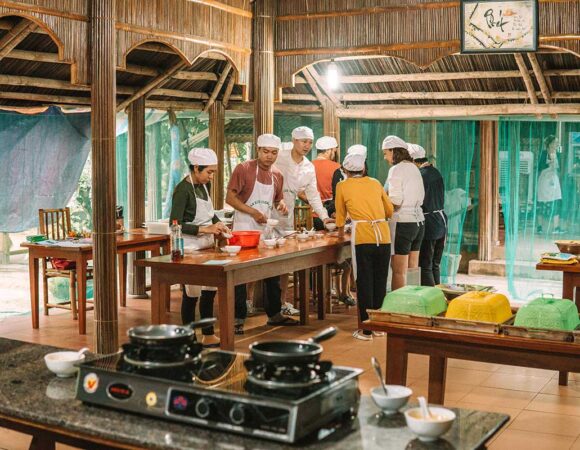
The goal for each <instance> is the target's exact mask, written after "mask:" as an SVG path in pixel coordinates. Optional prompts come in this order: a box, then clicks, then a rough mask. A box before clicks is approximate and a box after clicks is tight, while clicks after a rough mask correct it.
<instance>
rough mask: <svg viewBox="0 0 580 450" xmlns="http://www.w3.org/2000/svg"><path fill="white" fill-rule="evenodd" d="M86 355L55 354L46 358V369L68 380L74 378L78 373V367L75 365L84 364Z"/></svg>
mask: <svg viewBox="0 0 580 450" xmlns="http://www.w3.org/2000/svg"><path fill="white" fill-rule="evenodd" d="M84 360H85V355H80V356H79V353H78V352H54V353H49V354H47V355H45V356H44V362H45V363H46V367H48V370H50V371H51V372H52V373H54V374H56V376H57V377H60V378H67V377H72V376H73V375H75V374H76V373H77V372H78V370H79V369H78V367H75V364H77V363H80V362H83V361H84Z"/></svg>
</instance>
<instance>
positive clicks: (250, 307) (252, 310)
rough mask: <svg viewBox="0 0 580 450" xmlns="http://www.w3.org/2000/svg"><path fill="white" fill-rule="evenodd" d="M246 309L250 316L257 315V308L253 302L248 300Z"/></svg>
mask: <svg viewBox="0 0 580 450" xmlns="http://www.w3.org/2000/svg"><path fill="white" fill-rule="evenodd" d="M246 309H247V311H248V316H253V315H255V314H256V308H255V307H254V302H253V301H251V300H246Z"/></svg>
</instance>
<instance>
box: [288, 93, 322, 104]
mask: <svg viewBox="0 0 580 450" xmlns="http://www.w3.org/2000/svg"><path fill="white" fill-rule="evenodd" d="M282 98H283V99H284V100H299V101H305V102H316V101H318V103H319V104H321V103H320V101H319V100H318V97H317V96H316V95H312V94H286V93H284V92H282ZM322 100H324V98H323V99H322Z"/></svg>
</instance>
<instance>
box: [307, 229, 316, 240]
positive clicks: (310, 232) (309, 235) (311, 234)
mask: <svg viewBox="0 0 580 450" xmlns="http://www.w3.org/2000/svg"><path fill="white" fill-rule="evenodd" d="M307 233H308V237H309V238H313V237H314V236H315V235H316V231H315V230H310V231H307Z"/></svg>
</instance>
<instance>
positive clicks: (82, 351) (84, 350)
mask: <svg viewBox="0 0 580 450" xmlns="http://www.w3.org/2000/svg"><path fill="white" fill-rule="evenodd" d="M88 351H89V348H88V347H83V348H81V349H80V350H79V351H78V352H77V357H78V358H79V359H80V358H81V356H83V355H84V354H85V353H86V352H88Z"/></svg>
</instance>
